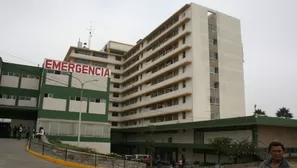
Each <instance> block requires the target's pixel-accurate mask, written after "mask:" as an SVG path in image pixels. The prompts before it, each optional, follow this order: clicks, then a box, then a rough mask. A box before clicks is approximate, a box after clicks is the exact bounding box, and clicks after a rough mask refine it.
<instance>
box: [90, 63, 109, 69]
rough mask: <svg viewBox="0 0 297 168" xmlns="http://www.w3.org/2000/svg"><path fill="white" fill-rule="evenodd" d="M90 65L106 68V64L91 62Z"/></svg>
mask: <svg viewBox="0 0 297 168" xmlns="http://www.w3.org/2000/svg"><path fill="white" fill-rule="evenodd" d="M92 65H94V66H98V67H104V68H106V67H107V64H106V63H102V62H92Z"/></svg>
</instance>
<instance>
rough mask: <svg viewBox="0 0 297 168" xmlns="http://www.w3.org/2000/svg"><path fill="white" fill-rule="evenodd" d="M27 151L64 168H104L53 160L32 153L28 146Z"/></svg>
mask: <svg viewBox="0 0 297 168" xmlns="http://www.w3.org/2000/svg"><path fill="white" fill-rule="evenodd" d="M26 151H27V152H29V153H31V154H32V155H34V156H37V157H39V158H41V159H44V160H47V161H49V162H53V163H56V164H59V165H62V166H67V167H74V168H103V167H94V166H88V165H83V164H78V163H73V162H67V161H64V160H61V159H56V158H52V157H49V156H46V155H42V154H40V153H37V152H34V151H31V150H30V149H29V147H28V145H26Z"/></svg>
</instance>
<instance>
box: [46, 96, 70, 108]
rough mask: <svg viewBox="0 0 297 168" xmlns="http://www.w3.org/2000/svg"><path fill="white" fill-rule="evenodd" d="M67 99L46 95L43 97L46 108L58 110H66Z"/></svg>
mask: <svg viewBox="0 0 297 168" xmlns="http://www.w3.org/2000/svg"><path fill="white" fill-rule="evenodd" d="M66 103H67V100H66V99H57V98H51V97H45V98H44V99H43V107H42V109H45V110H57V111H66Z"/></svg>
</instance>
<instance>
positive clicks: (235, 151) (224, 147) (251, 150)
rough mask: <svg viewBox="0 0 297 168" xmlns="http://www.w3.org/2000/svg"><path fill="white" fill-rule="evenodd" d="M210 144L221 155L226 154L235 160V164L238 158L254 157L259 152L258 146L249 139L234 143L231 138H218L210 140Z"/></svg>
mask: <svg viewBox="0 0 297 168" xmlns="http://www.w3.org/2000/svg"><path fill="white" fill-rule="evenodd" d="M209 144H210V145H211V146H212V147H213V148H214V149H216V150H217V151H218V153H219V154H225V155H227V156H229V157H230V158H231V159H234V163H237V162H238V158H240V157H242V156H252V157H254V156H255V154H256V152H257V149H256V146H255V145H254V144H253V143H252V142H250V141H249V140H248V139H243V140H238V141H234V140H232V139H231V138H229V137H217V138H213V139H210V140H209Z"/></svg>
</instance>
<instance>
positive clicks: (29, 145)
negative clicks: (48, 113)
mask: <svg viewBox="0 0 297 168" xmlns="http://www.w3.org/2000/svg"><path fill="white" fill-rule="evenodd" d="M31 141H32V139H31V138H30V139H29V150H31Z"/></svg>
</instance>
